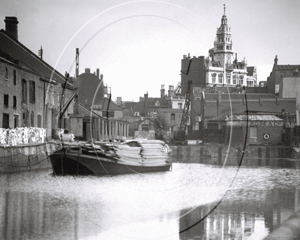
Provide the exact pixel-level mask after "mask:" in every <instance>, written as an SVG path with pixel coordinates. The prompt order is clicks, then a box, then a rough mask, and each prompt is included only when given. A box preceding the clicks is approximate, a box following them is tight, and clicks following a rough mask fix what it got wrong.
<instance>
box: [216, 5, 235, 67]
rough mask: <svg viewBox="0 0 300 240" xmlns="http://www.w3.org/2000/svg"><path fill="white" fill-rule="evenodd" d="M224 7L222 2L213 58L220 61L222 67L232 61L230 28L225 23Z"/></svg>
mask: <svg viewBox="0 0 300 240" xmlns="http://www.w3.org/2000/svg"><path fill="white" fill-rule="evenodd" d="M225 9H226V7H225V4H224V14H223V16H222V19H221V26H220V27H219V28H218V29H217V36H216V39H215V42H214V60H215V61H218V62H220V63H221V65H222V67H223V68H224V69H225V67H226V64H228V65H231V64H232V62H233V51H232V39H231V29H230V27H228V25H227V17H226V15H225Z"/></svg>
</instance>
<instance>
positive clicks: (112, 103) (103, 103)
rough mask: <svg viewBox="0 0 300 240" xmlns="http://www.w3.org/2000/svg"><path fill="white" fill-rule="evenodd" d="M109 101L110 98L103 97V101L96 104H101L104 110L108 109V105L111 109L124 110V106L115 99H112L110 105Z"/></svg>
mask: <svg viewBox="0 0 300 240" xmlns="http://www.w3.org/2000/svg"><path fill="white" fill-rule="evenodd" d="M108 102H109V99H108V98H103V99H102V100H101V101H99V102H97V103H95V105H101V110H102V111H105V110H107V108H108V107H109V110H110V111H122V108H121V107H120V106H119V105H117V104H115V103H114V102H113V101H110V102H109V105H108Z"/></svg>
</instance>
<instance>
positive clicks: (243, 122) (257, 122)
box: [227, 121, 283, 127]
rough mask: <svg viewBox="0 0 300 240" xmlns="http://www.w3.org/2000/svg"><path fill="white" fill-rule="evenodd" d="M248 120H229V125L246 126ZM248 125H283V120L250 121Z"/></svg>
mask: <svg viewBox="0 0 300 240" xmlns="http://www.w3.org/2000/svg"><path fill="white" fill-rule="evenodd" d="M246 125H247V121H227V126H246ZM248 126H251V127H252V126H270V127H278V126H283V121H249V122H248Z"/></svg>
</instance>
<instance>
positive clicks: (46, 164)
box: [0, 142, 56, 173]
mask: <svg viewBox="0 0 300 240" xmlns="http://www.w3.org/2000/svg"><path fill="white" fill-rule="evenodd" d="M55 146H56V144H55V143H51V142H50V143H36V144H34V143H32V144H24V145H19V146H11V147H0V173H9V172H20V171H30V170H36V169H44V168H51V164H50V159H49V155H50V154H51V153H52V152H53V151H54V150H55Z"/></svg>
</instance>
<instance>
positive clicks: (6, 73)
mask: <svg viewBox="0 0 300 240" xmlns="http://www.w3.org/2000/svg"><path fill="white" fill-rule="evenodd" d="M5 80H8V69H7V67H6V68H5Z"/></svg>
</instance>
